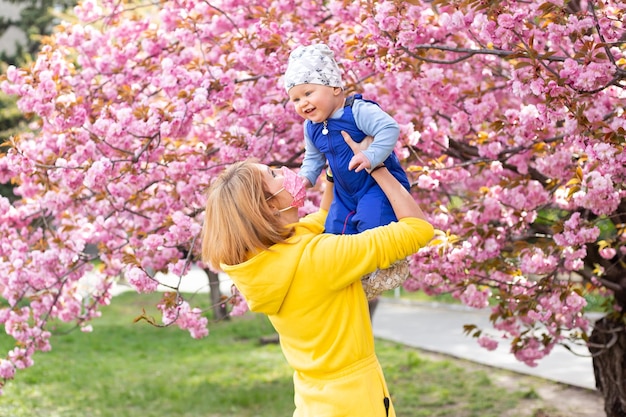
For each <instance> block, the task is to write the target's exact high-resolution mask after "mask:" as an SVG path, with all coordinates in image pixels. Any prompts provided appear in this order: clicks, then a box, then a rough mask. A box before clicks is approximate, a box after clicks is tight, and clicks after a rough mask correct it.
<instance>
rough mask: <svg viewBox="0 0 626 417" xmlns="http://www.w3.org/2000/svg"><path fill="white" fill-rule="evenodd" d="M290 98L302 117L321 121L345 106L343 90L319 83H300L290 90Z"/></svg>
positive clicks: (315, 121) (316, 121)
mask: <svg viewBox="0 0 626 417" xmlns="http://www.w3.org/2000/svg"><path fill="white" fill-rule="evenodd" d="M289 100H290V101H291V102H292V103H293V104H294V106H295V108H296V113H298V114H299V115H300V117H302V118H303V119H307V120H310V121H312V122H314V123H321V122H323V121H325V120H326V119H328V118H329V117H330V116H331V115H332V114H333V113H334V112H335V111H337V110H338V109H339V108H340V107H341V106H343V90H342V89H341V88H339V87H328V86H326V85H319V84H300V85H296V86H295V87H292V88H291V89H290V90H289Z"/></svg>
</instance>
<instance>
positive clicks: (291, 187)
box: [266, 167, 306, 211]
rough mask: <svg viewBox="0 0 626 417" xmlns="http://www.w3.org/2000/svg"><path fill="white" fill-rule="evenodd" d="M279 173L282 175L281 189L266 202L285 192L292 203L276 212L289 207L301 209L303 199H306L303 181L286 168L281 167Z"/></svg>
mask: <svg viewBox="0 0 626 417" xmlns="http://www.w3.org/2000/svg"><path fill="white" fill-rule="evenodd" d="M280 170H281V172H282V174H283V188H281V189H280V190H278V191H277V192H275V193H274V194H272V195H271V196H269V197H268V198H267V199H266V200H269V199H271V198H273V197H275V196H276V195H277V194H278V193H280V192H281V191H283V190H285V191H287V192H288V193H289V194H291V196H292V197H293V201H292V202H291V205H290V206H288V207H285V208H283V209H280V210H278V211H285V210H289V209H290V208H291V207H296V208H298V207H302V206H303V205H304V199H305V197H306V186H305V185H304V179H303V178H300V177H299V176H298V174H296V173H295V172H293V171H292V170H290V169H289V168H287V167H281V169H280Z"/></svg>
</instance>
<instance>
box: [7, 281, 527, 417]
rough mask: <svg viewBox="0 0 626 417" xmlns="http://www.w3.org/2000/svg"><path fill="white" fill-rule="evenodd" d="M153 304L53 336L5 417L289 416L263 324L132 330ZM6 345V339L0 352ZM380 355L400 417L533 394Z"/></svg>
mask: <svg viewBox="0 0 626 417" xmlns="http://www.w3.org/2000/svg"><path fill="white" fill-rule="evenodd" d="M157 298H158V295H155V294H151V295H148V296H146V295H138V294H134V293H133V294H131V293H128V294H123V295H121V296H118V297H116V298H115V299H114V300H113V304H112V305H111V306H108V307H107V308H105V309H104V310H103V317H102V318H100V319H96V320H95V321H94V322H93V327H94V331H93V333H80V332H70V333H68V334H65V335H57V336H55V337H53V340H52V344H53V350H52V351H51V352H46V353H38V354H37V355H36V356H35V361H36V364H35V366H34V367H32V368H29V369H27V370H24V371H20V372H18V373H17V376H16V379H15V380H13V381H10V382H9V383H8V384H7V385H6V387H5V390H4V395H3V396H2V397H0V416H7V417H37V416H42V417H165V416H167V417H196V416H198V417H200V416H202V417H218V416H219V417H222V416H224V417H226V416H229V417H232V416H236V417H281V416H291V415H292V412H293V386H292V380H291V373H292V372H291V369H290V368H289V367H288V365H287V364H286V362H285V360H284V358H283V356H282V353H281V352H280V348H279V346H278V345H275V344H270V345H261V344H260V343H259V338H260V337H262V336H266V335H270V334H272V328H271V326H270V324H269V322H268V320H267V319H266V318H265V317H264V316H261V315H254V314H251V313H249V314H247V315H246V316H244V317H242V318H236V319H233V320H230V321H225V322H221V323H213V324H211V326H210V329H211V333H210V335H209V336H208V337H206V338H204V339H202V340H194V339H192V338H191V337H190V336H189V335H188V333H186V332H184V331H181V330H179V329H177V328H173V327H168V328H156V327H153V326H151V325H149V324H147V323H145V322H139V323H133V319H134V318H135V317H136V316H138V315H139V314H140V313H141V310H142V308H146V310H148V312H149V313H152V314H154V309H152V310H150V309H149V307H150V306H152V305H154V304H155V301H156V300H157ZM155 316H156V314H155ZM157 317H158V316H157ZM60 330H63V328H62V326H61V327H60ZM10 345H11V341H10V340H9V339H8V337H7V336H5V335H3V336H0V348H1V349H2V351H3V352H4V351H6V348H7V347H8V346H10ZM377 353H378V355H379V358H380V361H381V364H382V365H383V368H384V371H385V374H386V376H387V379H388V385H389V387H390V390H391V391H392V394H393V399H394V404H395V406H396V410H397V413H398V415H399V416H402V417H421V416H424V417H426V416H428V417H439V416H454V417H496V416H497V417H499V416H501V415H503V414H504V413H505V412H506V411H507V410H511V409H513V408H515V407H516V405H518V404H519V403H520V401H523V399H524V398H525V397H527V396H528V395H529V394H528V390H526V391H513V392H511V391H509V390H506V389H504V388H502V387H500V386H497V384H494V383H493V382H492V380H491V379H490V375H489V374H488V373H486V372H484V371H469V370H466V369H465V368H464V367H463V366H462V365H459V364H458V363H457V362H453V361H452V360H443V361H439V360H436V361H433V360H429V359H426V358H425V357H424V356H423V355H422V354H421V353H420V352H419V351H418V350H415V349H412V348H408V347H405V346H402V345H398V344H395V343H391V342H386V341H382V340H378V341H377ZM459 363H460V362H459ZM507 415H510V416H511V417H515V415H511V414H507Z"/></svg>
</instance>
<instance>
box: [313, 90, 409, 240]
mask: <svg viewBox="0 0 626 417" xmlns="http://www.w3.org/2000/svg"><path fill="white" fill-rule="evenodd" d="M355 99H359V100H362V98H361V95H360V94H355V95H354V96H351V97H348V99H347V100H346V106H345V108H344V111H343V116H342V117H341V118H339V119H328V120H327V122H328V125H327V127H328V134H326V135H324V134H322V129H323V123H307V133H308V135H309V138H310V139H311V141H312V142H313V143H314V144H315V146H316V147H317V149H319V151H320V152H322V153H323V154H324V155H325V156H326V159H327V160H328V165H329V166H330V169H331V170H332V173H333V178H334V181H335V182H334V186H335V187H334V198H333V202H332V204H331V206H330V209H329V211H328V217H327V218H326V224H325V229H326V233H333V234H355V233H359V232H362V231H364V230H367V229H372V228H374V227H377V226H383V225H386V224H389V223H391V222H392V221H397V220H398V219H397V218H396V215H395V214H394V212H393V209H392V207H391V203H389V200H388V199H387V197H386V196H385V193H384V192H383V190H382V189H381V188H380V187H379V186H378V184H377V183H376V181H374V179H373V178H372V177H371V176H370V175H369V174H368V173H367V172H365V171H360V172H354V171H350V170H348V163H349V162H350V159H351V158H352V156H353V155H354V153H353V152H352V149H350V147H349V146H348V144H347V143H346V142H345V140H344V139H343V136H342V135H341V131H342V130H343V131H345V132H347V133H348V134H349V135H350V136H351V137H352V139H353V140H354V141H355V142H361V141H362V140H363V139H364V138H365V136H366V134H365V133H363V132H362V131H361V130H359V128H358V127H357V125H356V122H355V121H354V116H353V114H352V103H353V101H354V100H355ZM368 101H369V100H368ZM371 102H372V103H374V102H373V101H371ZM374 104H376V103H374ZM384 163H385V166H386V167H387V169H388V170H389V172H390V173H391V174H392V175H393V176H394V177H396V178H397V179H398V181H400V183H401V184H402V185H403V186H404V187H405V188H406V189H407V190H408V189H409V188H410V185H409V180H408V178H407V176H406V173H405V172H404V169H402V166H401V165H400V161H399V160H398V157H397V156H396V154H395V153H393V152H392V153H391V155H389V157H388V158H387V159H385V161H384Z"/></svg>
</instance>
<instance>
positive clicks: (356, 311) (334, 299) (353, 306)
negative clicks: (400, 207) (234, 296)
mask: <svg viewBox="0 0 626 417" xmlns="http://www.w3.org/2000/svg"><path fill="white" fill-rule="evenodd" d="M326 214H327V212H326V211H324V210H320V211H319V212H317V213H314V214H311V215H309V216H306V217H304V218H303V219H301V220H300V221H299V222H298V223H296V224H294V226H295V233H294V235H293V236H292V237H290V238H289V239H288V240H287V242H285V243H281V244H276V245H273V246H272V247H271V248H269V249H268V250H265V251H263V252H261V253H258V254H257V255H255V256H253V257H251V258H250V259H248V260H247V261H245V262H243V263H241V264H238V265H224V264H222V265H221V266H222V269H223V270H224V272H225V273H227V274H228V276H229V277H230V278H231V279H232V280H233V282H234V283H235V285H236V286H237V288H238V289H239V291H241V293H242V294H243V296H244V297H245V299H246V301H247V303H248V305H249V307H250V310H252V311H255V312H260V313H265V314H267V315H268V317H269V319H270V321H271V322H272V325H273V326H274V328H275V329H276V331H277V332H278V334H279V336H280V343H281V347H282V350H283V353H284V355H285V358H286V359H287V362H288V363H289V364H290V365H291V367H293V369H294V370H295V373H294V385H295V402H296V411H295V412H294V417H296V416H297V417H341V416H346V417H348V416H350V417H352V416H354V417H367V416H380V417H383V416H395V413H394V412H393V407H392V406H391V407H388V408H389V409H388V410H385V406H384V403H383V398H384V397H389V394H388V392H387V387H386V385H385V381H384V377H383V375H382V371H381V370H380V365H379V364H378V360H377V359H376V356H375V354H374V337H373V334H372V328H371V323H370V318H369V311H368V306H367V300H366V298H365V293H364V291H363V287H362V285H361V277H362V276H363V275H365V274H367V273H369V272H373V271H375V270H376V269H383V268H387V267H389V266H390V265H391V264H392V263H394V262H396V261H398V260H400V259H404V258H406V257H407V256H409V255H411V254H413V253H415V252H417V251H418V250H419V248H421V247H422V246H424V245H426V244H427V243H428V242H429V241H430V239H431V238H432V236H433V227H432V226H431V225H430V224H429V223H428V222H426V221H424V220H420V219H416V218H405V219H402V220H400V221H398V222H394V223H391V224H390V225H387V226H381V227H377V228H374V229H371V230H367V231H365V232H362V233H359V234H355V235H333V234H324V233H322V232H323V231H324V221H325V219H326Z"/></svg>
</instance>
